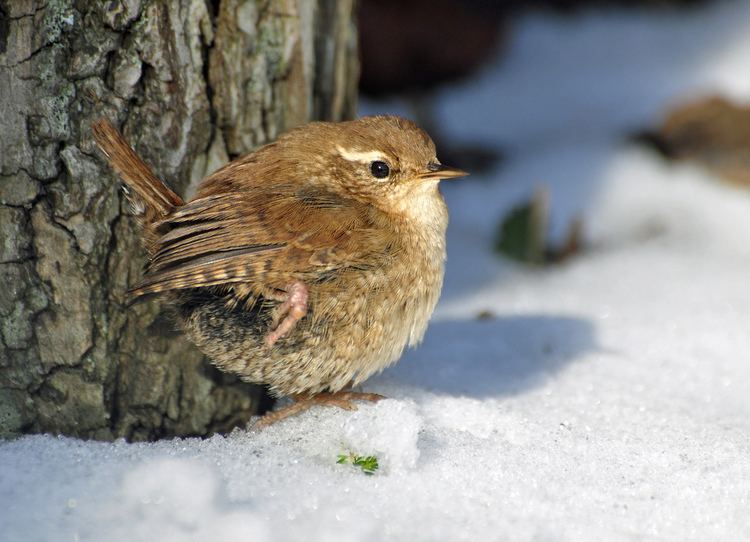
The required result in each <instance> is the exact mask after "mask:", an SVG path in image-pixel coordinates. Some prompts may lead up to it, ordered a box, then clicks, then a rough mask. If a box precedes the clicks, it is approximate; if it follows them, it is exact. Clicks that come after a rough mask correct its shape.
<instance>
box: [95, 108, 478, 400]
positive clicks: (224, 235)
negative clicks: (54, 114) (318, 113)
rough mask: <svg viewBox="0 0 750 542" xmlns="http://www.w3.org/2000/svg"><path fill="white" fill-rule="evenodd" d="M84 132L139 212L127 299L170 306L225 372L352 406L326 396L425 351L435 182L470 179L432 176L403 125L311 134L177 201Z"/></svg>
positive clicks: (413, 131)
mask: <svg viewBox="0 0 750 542" xmlns="http://www.w3.org/2000/svg"><path fill="white" fill-rule="evenodd" d="M93 132H94V136H95V138H96V140H97V142H98V143H99V145H100V147H101V148H102V150H103V151H104V153H105V155H107V158H108V159H109V161H110V163H111V164H112V166H113V167H114V169H115V170H116V171H117V172H118V173H119V174H120V176H121V177H122V179H123V181H125V183H126V185H127V186H128V187H129V188H130V189H131V190H132V191H131V192H130V196H131V198H132V199H133V201H134V205H135V207H136V208H137V209H142V214H141V217H142V225H143V230H144V243H145V247H146V249H147V251H148V253H149V257H150V259H149V262H148V265H147V268H146V272H145V275H144V277H143V279H142V280H141V281H140V282H139V283H138V284H136V285H135V286H134V287H133V288H132V290H131V291H130V293H131V295H133V296H135V297H139V296H143V295H146V294H159V293H165V294H166V295H168V296H169V297H170V298H171V300H172V301H173V302H174V304H175V305H176V307H177V311H178V314H179V317H180V320H181V322H182V325H183V327H184V329H185V331H186V332H187V334H188V335H189V336H190V338H191V339H192V340H193V341H194V342H195V343H196V345H197V346H198V347H199V348H200V349H201V350H202V351H203V352H205V353H206V354H207V355H208V356H209V357H210V358H211V359H212V361H213V362H214V363H215V364H216V365H217V366H218V367H220V368H221V369H223V370H225V371H229V372H232V373H236V374H238V375H239V376H240V377H241V378H243V379H244V380H247V381H249V382H255V383H261V384H266V385H268V387H269V389H270V390H271V392H272V393H274V394H276V395H291V396H294V397H297V398H300V397H303V396H310V395H314V394H319V395H318V396H317V399H318V402H326V403H329V404H336V405H338V406H342V407H347V405H349V406H351V405H350V401H351V399H353V398H356V397H355V395H352V394H351V393H346V394H344V395H342V394H341V393H338V394H337V392H340V390H342V389H344V388H345V387H347V386H351V385H356V384H358V383H360V382H362V381H363V380H365V379H366V378H367V377H369V376H370V375H372V374H373V373H375V372H378V371H380V370H382V369H383V368H385V367H386V366H388V365H389V364H391V363H393V362H394V361H395V360H397V359H398V357H399V356H400V355H401V352H402V351H403V349H404V348H405V347H406V346H407V345H415V344H417V343H418V342H419V341H420V340H421V338H422V335H423V334H424V331H425V328H426V326H427V321H428V319H429V317H430V314H431V313H432V310H433V308H434V306H435V303H436V302H437V299H438V296H439V293H440V288H441V285H442V278H443V262H444V258H445V227H446V224H447V212H446V209H445V204H444V203H443V200H442V197H441V196H440V193H439V192H438V190H437V183H438V180H440V179H442V178H449V177H458V176H461V175H465V174H464V173H463V172H461V171H459V170H456V169H452V168H448V167H445V166H442V165H440V163H439V162H438V161H437V157H436V156H435V147H434V145H433V143H432V141H431V140H430V138H429V137H428V136H427V134H425V133H424V132H423V131H422V130H420V129H419V128H417V127H416V126H415V125H414V124H413V123H411V122H409V121H407V120H404V119H400V118H398V117H391V116H376V117H365V118H362V119H359V120H355V121H350V122H342V123H323V122H317V123H310V124H307V125H305V126H302V127H299V128H296V129H294V130H291V131H290V132H288V133H286V134H284V135H282V136H281V137H280V138H279V139H278V140H276V141H275V142H273V143H270V144H268V145H266V146H264V147H261V148H260V149H258V150H257V151H255V152H253V153H250V154H248V155H246V156H244V157H241V158H239V159H237V160H235V161H234V162H231V163H230V164H227V165H226V166H224V167H223V168H221V169H219V170H218V171H216V172H215V173H213V174H212V175H210V176H208V177H207V178H206V179H204V180H203V181H202V183H201V184H200V186H199V188H198V190H197V193H196V195H195V197H194V198H193V199H192V200H190V201H189V202H186V203H184V202H183V201H182V200H181V199H180V198H179V196H177V195H176V194H175V193H174V192H172V191H171V190H169V189H168V188H167V187H166V186H164V185H163V183H161V182H160V181H159V180H158V179H157V178H156V176H155V175H154V174H153V173H152V172H151V170H150V169H149V168H148V166H146V165H145V164H144V163H143V162H142V160H140V158H138V156H137V155H136V154H135V153H134V152H133V151H132V150H131V149H130V147H129V146H128V145H127V143H125V142H124V140H123V139H122V137H121V136H120V135H119V133H118V132H117V131H116V130H115V129H114V128H113V127H112V126H111V125H109V124H108V123H107V122H106V121H97V122H96V123H95V124H94V126H93ZM321 392H330V393H321ZM363 398H365V399H368V398H369V399H371V398H373V397H372V396H371V394H370V396H366V397H363ZM299 404H301V402H300V403H298V405H297V406H296V407H295V409H294V410H295V411H298V410H300V407H299Z"/></svg>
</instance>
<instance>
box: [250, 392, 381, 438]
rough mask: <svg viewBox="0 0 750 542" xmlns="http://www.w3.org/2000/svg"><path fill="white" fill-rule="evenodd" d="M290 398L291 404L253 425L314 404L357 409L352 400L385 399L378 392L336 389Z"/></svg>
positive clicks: (279, 417)
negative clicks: (330, 391)
mask: <svg viewBox="0 0 750 542" xmlns="http://www.w3.org/2000/svg"><path fill="white" fill-rule="evenodd" d="M291 399H292V401H293V402H292V404H291V405H289V406H285V407H284V408H280V409H279V410H276V411H274V412H269V413H268V414H266V415H264V416H263V417H262V418H261V419H260V420H258V421H257V422H256V423H255V427H257V428H258V429H261V428H263V427H268V426H269V425H271V424H274V423H276V422H278V421H280V420H284V419H286V418H289V417H290V416H294V415H295V414H299V413H300V412H304V411H305V410H308V409H309V408H312V407H314V406H316V405H320V406H335V407H339V408H342V409H344V410H357V405H355V404H354V401H372V402H375V401H380V400H381V399H385V397H384V396H382V395H380V394H378V393H364V392H358V391H337V392H335V393H329V392H324V393H318V394H315V395H305V394H299V395H292V397H291Z"/></svg>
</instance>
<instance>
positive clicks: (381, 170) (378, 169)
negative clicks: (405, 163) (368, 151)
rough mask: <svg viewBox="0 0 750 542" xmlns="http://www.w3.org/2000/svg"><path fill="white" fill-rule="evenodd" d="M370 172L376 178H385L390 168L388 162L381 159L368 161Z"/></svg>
mask: <svg viewBox="0 0 750 542" xmlns="http://www.w3.org/2000/svg"><path fill="white" fill-rule="evenodd" d="M370 173H372V176H373V177H375V178H376V179H385V178H386V177H387V176H388V175H390V173H391V169H390V168H389V167H388V164H386V163H385V162H383V161H381V160H375V161H374V162H371V163H370Z"/></svg>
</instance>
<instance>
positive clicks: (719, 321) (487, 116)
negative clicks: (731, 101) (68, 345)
mask: <svg viewBox="0 0 750 542" xmlns="http://www.w3.org/2000/svg"><path fill="white" fill-rule="evenodd" d="M748 28H750V5H749V4H748V3H746V2H738V3H731V4H730V3H727V4H719V5H718V6H713V7H710V8H701V9H695V10H692V11H689V12H686V13H678V12H671V11H663V12H645V11H644V12H640V11H635V12H633V11H627V12H625V11H622V12H620V11H606V12H584V13H582V14H579V15H575V16H569V17H558V16H551V15H539V14H537V15H532V16H528V17H525V18H523V19H522V20H521V21H520V23H519V25H517V27H516V28H515V32H514V36H513V38H512V40H511V44H510V48H509V54H508V55H507V56H505V57H499V58H498V60H497V61H496V63H495V64H494V65H493V66H491V67H490V68H489V69H488V70H487V72H486V73H485V74H484V75H483V77H481V78H480V79H479V80H478V81H474V82H472V83H470V84H467V85H466V86H465V87H460V88H454V89H451V90H449V91H446V92H445V93H444V94H443V95H441V97H440V99H439V101H438V108H439V112H440V119H441V121H442V123H443V124H444V126H445V128H446V130H447V131H449V132H450V133H452V134H453V135H454V136H455V137H456V138H459V139H463V140H465V141H481V142H483V143H485V144H498V145H501V146H503V148H505V149H506V150H507V151H508V160H507V161H506V162H505V163H504V164H503V165H502V167H499V168H497V169H496V170H495V171H492V172H491V173H489V174H487V175H486V176H484V177H482V178H476V177H475V178H470V179H467V180H464V181H455V182H453V183H446V186H445V190H444V193H445V194H446V199H447V201H448V206H449V208H450V212H451V220H452V222H451V226H450V229H449V239H448V241H449V245H448V253H449V262H448V270H447V276H446V287H445V290H444V295H443V298H442V300H441V303H440V305H439V308H438V311H437V313H436V316H435V318H434V319H433V323H432V324H431V327H430V329H429V331H428V333H427V337H426V339H425V342H424V344H423V345H422V346H421V347H420V348H419V349H417V350H414V351H410V352H409V353H408V354H406V355H405V356H404V358H403V359H402V360H401V361H400V363H399V364H398V365H396V366H395V367H393V368H392V369H389V370H387V371H386V372H384V373H383V374H382V375H380V376H378V377H375V378H373V379H371V380H370V381H369V382H367V383H366V385H365V389H367V390H368V391H374V392H378V393H382V394H384V395H387V396H388V397H390V399H388V400H385V401H382V402H380V403H378V404H375V405H369V404H367V405H362V406H361V407H360V408H359V410H357V411H356V412H353V413H352V412H344V411H339V410H336V409H322V408H318V409H314V410H312V411H310V412H307V413H305V414H303V415H300V416H298V417H296V418H293V419H290V420H288V421H285V422H282V423H279V424H277V425H275V426H271V427H270V428H268V429H266V430H264V431H262V432H254V431H252V430H249V431H246V430H242V431H240V430H238V431H235V432H234V433H232V434H231V435H228V436H226V437H220V436H216V437H213V438H210V439H207V440H198V439H187V440H173V441H164V442H157V443H152V444H127V443H124V442H115V443H98V442H81V441H77V440H74V439H69V438H57V437H53V436H30V437H24V438H21V439H18V440H15V441H11V442H2V443H0V540H4V541H5V540H7V541H16V540H18V541H21V540H23V541H35V540H40V541H41V540H74V541H79V540H112V541H125V540H128V541H130V540H164V541H172V540H174V541H187V540H216V541H224V540H227V541H234V540H238V541H239V540H257V541H265V540H279V541H287V540H288V541H293V540H342V541H346V540H384V539H388V540H410V541H411V540H448V539H450V540H476V539H484V540H676V541H677V540H679V541H686V540H748V539H750V510H749V509H748V506H749V504H750V399H748V396H747V387H748V382H750V363H749V361H750V360H749V357H750V333H749V332H748V325H747V322H749V321H750V289H749V288H748V287H747V285H748V273H749V271H750V242H748V233H747V232H748V231H749V230H750V212H749V211H750V194H748V193H747V192H745V191H741V190H738V189H732V188H728V187H726V186H724V185H723V184H721V183H720V182H719V181H718V180H717V179H715V178H712V177H711V175H710V174H708V173H707V172H705V171H703V170H701V169H700V168H698V167H697V166H693V165H673V164H669V163H665V162H663V161H662V160H661V159H660V158H659V157H658V156H656V155H654V154H653V153H652V152H650V151H649V150H647V149H643V148H639V147H636V146H633V145H631V144H628V143H627V142H626V139H625V136H626V135H627V133H628V131H630V130H632V129H640V128H643V127H644V126H649V125H653V124H654V123H656V122H658V120H659V119H660V117H661V115H663V114H664V111H665V108H666V107H667V106H668V105H669V104H673V103H676V102H677V101H679V100H681V99H685V98H689V97H694V96H698V95H701V94H709V93H714V92H718V93H722V94H724V95H727V96H730V97H732V98H735V99H741V100H747V99H748V98H750V70H747V69H746V68H747V65H746V64H747V58H749V57H750V32H747V29H748ZM382 107H383V106H382V105H381V106H375V105H373V104H367V105H365V106H364V107H363V113H365V112H374V111H376V110H379V109H378V108H382ZM394 107H395V106H394ZM388 109H389V110H391V111H392V110H393V107H390V106H389V108H388ZM459 183H460V184H459ZM540 184H543V185H546V186H548V187H549V188H550V191H551V201H552V209H553V213H554V214H553V224H552V226H553V229H554V230H555V232H556V234H557V235H559V234H560V232H561V231H562V229H563V228H564V226H565V224H566V223H567V221H568V220H569V219H570V218H571V216H573V215H575V214H581V215H582V216H583V218H584V221H585V224H586V228H587V234H588V241H589V246H590V249H589V250H588V251H587V252H586V253H585V254H583V255H582V256H580V257H578V258H576V259H574V260H572V261H570V263H567V264H565V265H563V266H559V267H554V268H550V269H548V270H529V269H527V268H523V267H520V266H517V265H515V264H511V263H509V262H504V261H502V260H500V259H498V258H497V257H496V256H494V255H492V254H491V252H490V246H491V241H492V237H493V235H494V228H495V227H496V225H497V220H498V219H499V217H500V216H501V214H502V212H503V211H504V210H505V209H507V208H509V207H510V206H512V205H514V204H515V203H517V202H518V201H519V200H520V199H522V198H524V197H526V196H527V195H528V194H529V193H530V191H531V190H532V189H533V187H534V186H537V185H540ZM481 311H489V312H490V313H491V314H492V315H494V317H493V318H489V319H477V318H476V316H477V314H479V313H480V312H481ZM347 453H355V454H359V455H375V456H377V457H378V460H379V464H380V468H379V470H378V471H377V472H376V473H375V474H374V475H373V476H367V475H365V474H363V473H362V471H361V470H359V469H358V468H357V467H354V466H351V465H340V464H337V463H336V459H337V456H338V455H339V454H347Z"/></svg>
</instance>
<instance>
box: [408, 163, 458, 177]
mask: <svg viewBox="0 0 750 542" xmlns="http://www.w3.org/2000/svg"><path fill="white" fill-rule="evenodd" d="M467 175H468V173H466V172H465V171H463V170H461V169H458V168H454V167H450V166H444V165H443V164H438V163H435V162H430V163H429V164H427V168H425V171H424V172H423V173H422V174H421V175H420V176H419V178H420V179H421V180H425V181H429V180H433V181H439V180H440V179H454V178H456V177H466V176H467Z"/></svg>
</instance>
